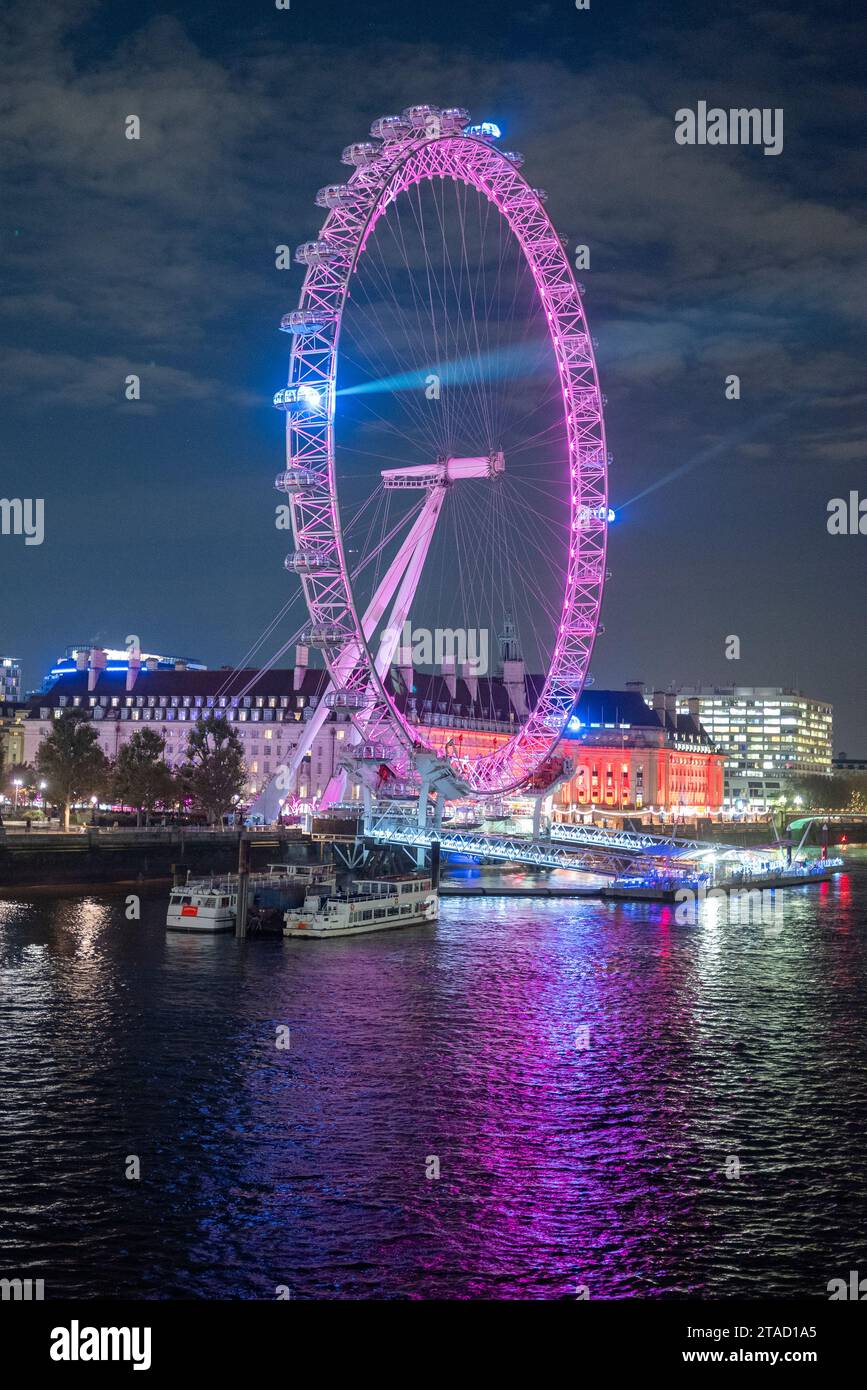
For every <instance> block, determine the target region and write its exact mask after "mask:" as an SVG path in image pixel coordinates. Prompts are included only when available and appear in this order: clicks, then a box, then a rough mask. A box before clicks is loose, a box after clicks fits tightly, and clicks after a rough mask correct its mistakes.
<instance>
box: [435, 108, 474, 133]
mask: <svg viewBox="0 0 867 1390" xmlns="http://www.w3.org/2000/svg"><path fill="white" fill-rule="evenodd" d="M469 122H470V113H469V111H466V110H465V109H464V107H463V106H446V107H444V108H443V110H442V111H441V112H440V128H441V129H442V130H443V131H446V132H454V133H455V134H456V133H457V132H458V131H461V130H463V128H464V126H466V125H469Z"/></svg>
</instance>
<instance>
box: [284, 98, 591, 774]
mask: <svg viewBox="0 0 867 1390" xmlns="http://www.w3.org/2000/svg"><path fill="white" fill-rule="evenodd" d="M415 113H424V116H423V117H421V116H420V117H418V118H416V116H415ZM449 118H450V113H448V112H442V113H441V112H438V111H437V110H436V108H430V107H427V108H410V112H408V113H405V114H404V117H403V118H386V119H387V121H389V122H391V124H390V125H386V120H384V121H382V122H378V123H375V127H374V128H375V129H377V131H378V133H379V134H380V136H381V138H380V139H378V140H377V141H375V142H372V141H370V142H363V143H360V144H359V145H356V146H350V147H348V149H347V151H345V152H344V158H345V159H346V160H347V162H349V160H348V159H347V156H349V157H351V159H352V162H353V163H355V166H356V167H355V170H354V172H353V174H352V176H351V177H350V178H349V179H348V180H347V182H346V183H345V184H336V185H329V186H327V187H326V188H325V189H323V190H321V192H320V194H319V195H318V197H317V202H319V203H320V205H322V206H327V207H328V208H329V211H328V215H327V217H326V218H325V221H324V223H323V225H322V228H321V230H320V232H319V233H318V235H317V236H316V238H315V239H314V240H312V241H311V242H309V243H306V244H305V246H304V247H301V248H299V257H300V258H301V259H302V260H304V261H305V262H306V264H307V267H308V269H307V274H306V276H305V280H304V285H303V289H302V292H301V297H300V300H299V305H298V309H297V310H296V311H294V313H292V314H290V315H287V318H286V320H284V327H287V328H288V329H289V331H291V332H292V333H293V345H292V352H291V358H290V367H289V380H288V387H287V390H286V392H285V393H278V396H282V397H284V398H285V399H284V400H282V401H277V400H275V403H277V404H281V405H283V408H285V409H286V411H287V415H286V440H287V450H286V456H287V465H286V472H285V474H283V475H281V478H280V479H278V486H283V487H285V490H286V491H287V493H288V494H289V497H290V501H291V504H292V521H293V540H294V545H295V550H294V552H293V556H292V557H290V558H289V559H288V560H287V566H288V567H290V568H292V569H293V570H294V572H295V573H297V574H298V575H299V577H300V580H301V584H302V587H303V591H304V597H305V601H306V604H307V609H308V614H309V628H308V632H307V636H308V639H309V640H310V641H311V642H312V643H314V644H315V645H316V646H318V647H319V649H320V650H321V651H322V653H323V657H324V660H325V664H326V666H327V668H328V671H329V674H330V675H331V678H332V682H333V693H332V696H331V699H332V701H333V702H334V703H337V704H339V705H340V706H341V707H342V708H344V709H345V710H347V711H348V714H349V716H350V718H351V721H352V724H353V726H354V735H353V737H354V744H353V756H354V757H355V758H356V760H358V759H363V758H367V760H368V762H373V763H378V764H385V765H387V767H388V768H389V770H390V771H391V773H392V774H393V776H395V777H396V778H397V779H402V780H405V781H406V782H412V781H413V780H414V779H415V778H416V770H417V767H418V764H419V761H420V760H421V761H422V762H424V761H425V756H426V755H431V756H436V757H438V758H439V762H440V764H441V765H442V764H447V765H448V768H449V769H450V771H451V773H452V774H453V777H454V782H455V785H456V787H458V788H460V789H461V790H463V791H466V792H467V793H470V794H476V795H479V796H488V795H491V794H495V795H498V794H502V793H507V792H511V791H515V790H519V789H521V788H526V787H527V786H528V785H533V784H534V783H535V784H538V785H541V784H542V783H544V780H545V777H546V775H549V774H550V767H551V759H552V757H553V755H554V754H555V751H556V748H557V744H558V742H559V740H560V738H561V735H562V732H563V729H564V727H565V723H566V721H567V720H568V719H569V717H570V715H571V714H572V713H573V711H574V707H575V703H576V701H577V699H578V697H579V696H580V694H581V691H582V689H583V687H584V684H585V681H586V679H587V672H588V667H589V663H590V658H591V654H592V651H593V646H594V642H595V639H596V635H597V632H598V630H599V614H600V608H601V602H602V595H603V588H604V583H605V574H606V571H605V556H606V542H607V522H608V497H607V454H606V444H605V428H604V420H603V401H602V397H601V395H600V390H599V382H598V377H597V371H596V363H595V356H594V351H593V342H592V339H591V337H590V333H589V330H588V326H587V322H586V318H585V315H584V310H583V306H582V302H581V294H580V291H579V287H578V285H577V284H576V282H575V278H574V274H573V270H572V266H571V264H570V261H569V259H568V257H567V255H566V252H565V250H564V246H563V243H562V241H561V239H560V237H559V236H558V234H557V232H556V231H555V230H554V228H553V226H552V224H551V221H550V219H549V217H548V214H547V212H546V211H545V208H544V205H543V201H542V197H541V196H540V193H539V190H536V189H533V188H531V187H530V185H529V184H528V183H527V182H526V180H525V179H524V178H523V177H522V175H521V174H520V173H519V172H518V168H517V162H518V158H519V157H517V156H507V155H506V154H504V153H502V152H501V151H499V150H498V149H496V148H494V146H493V145H492V143H491V141H490V138H488V137H486V136H481V135H479V134H476V133H472V131H473V128H467V127H465V126H461V127H460V128H455V125H454V122H452V123H451V124H450V119H449ZM422 119H423V120H424V121H426V124H427V129H426V130H425V129H424V128H420V125H421V120H422ZM448 184H452V185H455V187H456V189H457V190H458V191H456V192H455V197H456V198H457V200H458V205H459V206H460V198H461V196H462V194H461V192H460V190H473V192H474V194H475V195H478V197H477V201H478V203H479V204H481V205H482V206H483V207H485V206H487V207H488V210H489V212H490V213H491V215H493V216H494V217H496V219H497V224H498V228H499V231H498V233H497V234H498V236H499V237H500V243H501V244H502V241H503V238H504V237H507V238H508V241H509V244H510V245H511V244H512V243H514V245H515V246H516V247H517V248H518V252H519V259H520V260H521V263H522V265H523V267H524V268H525V272H526V274H527V275H528V277H529V282H530V283H531V287H532V291H533V294H534V296H535V302H536V308H537V311H538V315H539V319H540V322H541V323H542V324H543V325H544V331H545V335H546V343H545V351H546V352H547V353H548V354H549V355H550V363H551V378H552V384H551V386H550V389H549V391H548V394H549V396H550V395H551V394H552V393H553V394H554V395H556V401H557V424H556V428H557V430H558V431H559V433H558V436H557V441H558V442H557V460H558V469H559V470H560V471H558V473H557V479H556V481H557V488H558V489H559V491H557V493H556V506H557V515H556V517H555V518H554V521H553V522H551V527H553V525H554V523H556V528H557V530H556V534H557V546H556V547H555V546H553V545H552V546H551V552H552V559H551V567H552V573H553V572H554V571H555V570H556V575H557V582H558V587H559V597H558V600H557V602H556V605H555V609H554V611H553V617H551V613H550V611H549V620H550V621H552V623H553V627H552V636H551V642H550V651H549V652H548V653H546V661H545V666H546V672H545V675H544V679H543V681H542V683H541V686H540V687H537V688H535V689H534V691H533V700H532V704H531V706H530V707H529V708H528V709H527V711H526V714H525V717H524V718H523V721H522V722H520V723H519V724H517V726H516V727H515V729H514V732H510V733H509V734H508V736H507V737H506V738H505V741H504V742H503V743H502V746H500V747H498V748H496V749H493V750H491V751H487V752H478V751H476V752H467V751H466V750H465V748H464V746H463V745H464V743H465V742H466V740H465V739H463V737H460V738H459V737H455V738H453V739H451V740H450V741H449V742H448V743H447V744H446V745H445V747H444V746H443V743H442V741H441V739H440V741H436V740H434V738H433V737H432V736H431V735H429V734H428V731H427V729H426V728H425V726H424V724H423V723H422V724H421V725H420V724H419V723H418V722H416V718H415V717H414V718H413V719H410V718H409V717H408V709H407V701H406V699H405V698H401V696H400V692H397V691H395V689H394V688H393V686H392V683H390V681H389V675H388V671H387V670H377V666H376V659H377V655H378V650H379V652H381V648H379V649H378V645H377V644H378V639H379V636H380V629H381V625H382V621H383V618H382V616H380V617H379V618H378V619H377V621H376V624H375V630H370V616H371V615H370V606H369V605H368V607H367V608H365V604H364V601H363V599H362V596H361V593H360V588H359V584H360V581H359V580H358V578H357V571H358V570H359V568H363V567H364V564H365V563H366V561H367V559H369V556H367V557H364V558H363V559H362V561H359V560H358V558H357V554H356V553H355V552H354V551H353V546H352V544H351V543H350V542H351V526H350V524H349V522H348V521H347V516H348V511H347V508H346V506H345V505H344V503H343V499H342V498H341V487H342V486H345V484H344V482H343V477H342V475H341V470H340V468H339V466H338V459H339V458H340V457H341V446H340V442H339V440H338V439H337V433H338V432H339V427H340V421H341V417H342V415H343V414H345V413H346V412H347V411H348V410H350V408H351V405H352V402H353V399H358V397H355V398H353V388H349V389H346V388H343V390H342V391H341V388H340V385H339V382H338V370H339V367H340V356H341V341H342V337H346V339H347V343H349V342H350V341H352V342H357V341H359V340H360V341H370V336H369V335H368V337H367V338H365V336H364V334H363V333H362V334H356V338H355V339H350V337H349V336H347V335H350V334H351V332H352V329H351V320H352V315H353V314H355V313H356V304H357V303H358V302H360V300H361V297H362V296H361V295H360V293H359V289H360V286H361V284H362V283H363V277H364V273H365V271H366V262H365V258H366V257H368V258H370V257H371V253H372V249H373V246H374V241H375V238H376V237H377V234H378V232H379V230H380V224H381V223H382V224H383V226H386V225H387V222H386V219H387V218H388V216H389V215H391V214H392V213H394V214H395V215H396V214H397V212H398V210H399V209H400V208H401V207H402V206H403V205H404V204H405V205H406V206H408V207H409V208H410V210H411V211H413V209H414V206H415V204H414V202H413V200H415V201H416V203H417V205H418V208H419V212H421V209H422V189H423V188H424V190H425V193H424V196H425V197H432V198H433V199H434V200H436V199H437V198H438V197H439V198H442V199H444V198H445V192H444V191H443V190H444V189H445V186H446V185H448ZM428 185H434V189H433V191H432V192H430V191H429V190H428ZM437 190H439V191H437ZM466 196H467V197H468V196H469V194H466ZM435 206H437V207H438V206H439V204H436V202H435ZM442 206H443V208H445V203H444V202H443V203H442ZM464 206H466V204H464ZM415 220H416V222H418V217H416V218H415ZM466 225H469V215H468V216H467V218H466ZM480 225H481V222H480ZM485 227H487V222H485ZM504 229H505V230H504ZM465 230H466V228H465V227H462V228H461V236H462V237H463V236H464V232H465ZM444 233H445V228H444ZM383 235H384V233H383ZM480 245H481V246H482V248H483V252H482V259H484V260H485V263H486V264H487V263H488V261H490V260H492V259H494V258H493V257H490V256H488V255H487V252H485V251H484V245H483V242H480ZM463 249H464V254H465V258H466V243H464V248H463ZM426 254H428V252H427V249H426ZM382 259H383V264H385V259H386V258H385V253H384V252H383V253H382ZM501 261H502V253H501ZM480 263H481V262H480ZM371 264H372V262H371ZM431 264H435V259H434V257H433V255H432V253H431V254H430V259H429V261H428V266H427V270H428V278H430V267H431ZM407 268H408V269H413V270H414V269H415V267H414V266H412V265H411V261H410V257H409V255H407ZM479 275H481V271H480V272H479ZM452 278H453V279H454V275H453V276H452ZM466 278H467V283H468V284H469V283H470V281H471V280H472V267H471V266H469V264H468V274H467V277H466ZM423 281H424V275H423V274H422V272H421V271H420V272H419V274H418V275H417V276H416V279H415V286H416V287H417V286H418V285H419V284H423ZM411 289H412V294H413V295H415V294H416V289H415V288H412V282H411ZM515 294H516V295H517V291H515ZM353 296H354V299H353ZM368 298H369V302H370V303H373V299H372V296H370V295H369V296H368ZM420 299H421V291H419V300H420ZM383 303H384V304H387V297H384V298H383V299H382V300H381V302H380V304H379V305H377V309H378V311H380V317H386V318H387V314H386V313H385V311H384V310H381V305H382V304H383ZM435 307H436V306H435V304H434V299H433V296H431V322H432V323H434V325H436V322H437V320H436V314H435V312H434V310H435ZM475 307H476V308H477V307H478V306H475ZM416 312H417V313H418V304H417V305H416ZM347 315H348V316H349V323H348V324H347V325H346V327H345V326H344V325H345V320H346V319H347ZM404 317H405V318H407V317H408V310H404ZM492 317H493V316H492ZM287 320H289V321H291V322H288V323H287ZM484 327H485V329H486V331H488V332H490V331H491V324H490V323H489V322H486V323H485V325H484ZM407 336H408V337H409V335H407ZM477 336H478V335H477ZM383 341H385V337H384V338H383ZM470 346H472V344H470ZM476 346H477V347H478V343H477V344H476ZM440 347H441V345H440ZM507 357H508V353H507V352H500V353H499V358H502V359H505V358H507ZM437 360H438V359H437ZM467 360H468V363H469V365H468V366H467V367H466V368H465V369H464V370H465V373H466V374H472V376H473V382H472V385H473V388H474V389H475V387H476V386H477V385H478V386H479V387H480V388H482V390H481V392H480V395H479V399H480V400H481V401H482V407H483V408H484V386H485V383H484V381H483V380H482V378H483V376H484V375H485V374H486V369H485V368H484V364H486V363H489V362H494V363H497V361H498V352H497V350H494V351H493V352H489V353H487V354H486V353H484V352H482V351H478V352H476V351H475V349H474V351H473V353H472V354H468V357H467ZM480 364H482V365H480ZM395 382H396V383H397V385H396V386H395V385H393V383H395ZM390 383H391V384H392V385H391V386H390V385H389V384H390ZM386 388H388V389H390V390H391V391H392V395H391V397H390V400H391V401H393V400H395V399H397V393H399V392H400V391H401V390H402V388H401V385H400V378H399V377H398V376H392V375H390V374H389V373H388V372H387V371H386V373H385V377H384V385H383V387H382V388H381V389H383V390H385V389H386ZM354 389H355V390H357V391H359V394H360V392H361V391H363V390H367V389H376V386H375V384H374V386H373V387H370V388H368V387H367V386H362V387H361V388H358V387H356V388H354ZM468 393H469V387H467V394H468ZM404 394H406V393H404ZM457 394H458V393H457V392H455V395H454V396H453V399H455V398H456V397H457ZM407 399H409V398H407ZM412 406H413V411H414V412H415V413H416V414H417V413H418V410H417V404H416V402H415V401H413V402H412ZM553 428H554V427H553V426H552V427H551V430H549V431H548V434H549V438H552V437H553V435H552V433H551V431H552V430H553ZM561 436H562V437H561ZM487 443H490V440H488V441H487ZM465 447H467V446H465ZM469 447H470V448H472V445H471V444H470V445H469ZM540 447H541V446H540ZM545 447H548V446H547V445H546V446H545ZM359 452H361V451H359ZM478 452H479V454H480V455H482V454H484V452H485V450H484V449H480V450H479V451H478ZM373 453H374V454H376V456H377V463H379V462H380V461H383V460H384V458H385V456H384V455H380V454H379V453H377V451H376V450H373ZM504 454H505V472H506V474H508V485H509V486H511V485H512V471H511V469H510V455H509V451H508V450H504ZM515 454H516V456H517V454H518V450H516V451H515ZM411 457H412V458H414V460H415V463H416V465H419V466H420V465H424V464H427V463H429V462H432V460H431V459H430V457H429V456H426V455H424V453H423V452H420V453H419V454H418V455H411ZM461 457H463V455H462V456H461ZM405 461H407V462H409V460H405V459H404V458H398V459H397V464H398V467H400V465H402V464H403V463H404V462H405ZM458 461H460V459H459V460H458ZM384 468H385V470H386V471H390V472H392V473H394V472H395V470H394V469H390V465H389V463H388V461H385V462H384ZM344 472H345V470H344ZM561 474H562V476H561ZM448 481H449V484H451V479H450V478H449V480H448ZM518 482H520V478H519V479H518ZM383 485H384V486H386V487H387V488H392V487H393V486H394V485H395V483H394V479H393V478H388V479H386V480H385V483H384V484H383ZM471 486H476V484H475V483H472V484H471ZM452 491H453V492H454V493H458V492H460V491H461V485H460V484H458V486H457V487H456V488H454V489H452ZM480 495H481V493H480ZM490 495H491V496H493V493H491V494H490ZM552 495H553V494H552ZM492 505H493V504H492ZM530 510H531V509H530V508H528V511H527V515H529V512H530ZM543 519H544V520H546V523H548V522H550V518H543ZM552 533H553V532H552ZM517 534H518V533H517V532H512V535H513V536H515V535H517ZM561 537H562V545H561V544H560V540H561ZM395 544H397V541H395ZM518 548H519V546H518V544H517V543H516V544H514V545H513V546H512V550H513V551H515V552H516V551H517V550H518ZM502 549H503V550H504V553H505V554H506V557H507V558H508V551H509V545H508V543H507V544H506V545H505V546H504V547H502ZM554 552H556V553H554ZM370 554H371V555H372V554H373V552H372V551H371V552H370ZM374 558H377V566H378V557H374ZM382 563H383V566H384V563H385V561H384V560H383V562H382ZM367 567H368V570H369V569H371V568H373V567H372V566H371V565H370V564H368V566H367ZM502 568H503V562H502V559H501V564H500V569H501V570H502ZM546 579H547V576H546ZM502 582H503V583H505V581H502ZM512 584H513V588H514V579H513V581H512ZM368 598H369V595H368ZM413 713H414V715H417V713H418V712H417V711H415V712H413ZM549 780H550V777H549Z"/></svg>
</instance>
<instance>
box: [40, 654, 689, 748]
mask: <svg viewBox="0 0 867 1390" xmlns="http://www.w3.org/2000/svg"><path fill="white" fill-rule="evenodd" d="M91 674H95V676H96V679H95V682H94V685H93V688H92V689H89V688H88V676H89V673H88V672H87V671H86V670H70V671H68V672H64V673H63V674H62V675H60V676H58V678H57V679H56V680H55V681H54V682H53V684H52V685H51V686H50V687H49V689H48V690H46V691H44V692H42V693H40V694H37V695H34V696H32V697H31V698H30V700H29V701H28V702H27V704H28V708H29V710H30V712H31V715H32V716H33V717H35V718H38V717H39V710H40V709H43V708H48V709H52V708H58V707H59V706H61V705H66V704H69V703H71V702H72V701H73V700H75V699H78V700H79V702H80V704H81V705H83V706H85V707H87V705H88V702H89V701H90V700H91V699H95V700H97V701H99V702H100V703H102V702H103V701H105V703H106V704H107V705H108V707H109V708H108V709H107V710H106V715H107V716H108V717H111V713H112V703H111V702H112V701H113V700H117V702H118V705H119V706H121V705H125V704H126V700H127V699H128V698H129V699H131V700H134V702H135V704H136V705H138V704H139V702H141V703H142V704H144V703H150V701H151V700H153V701H157V702H158V701H161V700H166V701H168V700H170V699H172V698H174V699H177V700H184V699H187V700H195V699H197V698H198V699H199V700H202V701H207V700H210V701H212V702H213V701H215V700H220V699H225V700H226V701H227V703H229V702H232V701H235V702H238V701H240V700H241V699H243V698H245V697H246V698H248V699H249V700H250V701H251V704H252V703H254V702H255V701H256V700H257V699H263V700H266V699H273V698H276V699H280V698H281V697H298V696H301V697H303V698H304V700H305V701H307V700H310V699H315V698H317V697H319V696H321V695H322V694H323V693H324V691H325V689H326V685H327V675H326V672H325V671H324V670H322V669H318V668H313V667H299V668H292V667H274V668H273V669H271V670H269V671H260V670H257V669H255V668H247V669H243V670H235V669H233V668H229V667H224V668H222V669H220V670H204V671H191V670H187V671H166V670H157V671H148V670H147V669H145V668H142V670H141V671H140V672H139V674H138V676H137V678H136V680H135V684H134V686H133V688H132V690H130V691H128V690H127V688H126V672H125V671H122V670H111V669H108V670H105V669H103V670H100V671H98V672H96V673H91ZM389 681H390V689H391V691H392V693H393V695H394V698H395V704H396V705H397V706H398V708H399V709H401V710H402V711H403V712H404V713H405V714H406V715H407V717H408V718H410V719H411V720H412V719H417V720H419V721H421V722H424V723H436V720H437V717H439V716H449V717H452V718H460V719H470V720H473V721H479V722H483V723H485V722H490V723H494V724H498V725H515V724H516V723H519V722H520V716H519V715H518V714H517V712H516V711H515V708H514V706H513V705H512V701H511V699H510V696H509V691H508V689H507V687H506V685H505V684H504V682H503V679H502V677H499V676H480V677H478V678H476V679H474V680H473V681H472V682H468V681H467V680H465V679H463V678H462V677H461V676H443V675H431V674H428V673H425V672H422V671H414V672H413V673H412V690H411V691H410V690H408V689H407V687H406V685H405V683H404V680H403V677H402V676H401V674H400V672H399V671H398V670H397V669H396V668H393V669H392V672H391V675H390V677H389ZM543 683H544V680H543V677H542V676H538V675H527V676H526V677H525V686H526V691H527V699H528V702H529V704H530V705H531V706H532V705H533V703H534V702H535V700H536V697H537V695H538V693H539V691H540V690H541V688H542V685H543ZM452 688H453V689H454V694H452ZM115 708H116V707H115ZM576 717H577V720H578V721H579V722H578V723H577V724H576V725H574V727H573V728H572V729H571V730H570V731H569V734H568V735H567V736H568V737H572V738H575V739H581V738H586V737H588V736H589V735H591V734H595V733H596V732H597V731H600V732H601V731H604V730H605V729H609V728H610V729H611V730H612V731H616V730H620V731H624V730H629V729H635V730H640V731H644V732H656V733H658V732H660V731H663V732H664V733H665V734H666V735H667V736H668V737H678V738H681V739H685V740H688V741H690V742H693V741H694V742H697V743H699V744H700V745H701V746H702V747H705V748H708V749H709V748H711V747H712V746H713V745H712V743H711V740H710V738H709V737H708V735H707V734H706V733H705V731H704V729H703V728H702V726H701V724H700V723H699V721H698V719H697V718H695V717H694V716H693V715H690V714H675V713H673V712H670V711H665V710H662V709H658V710H656V709H653V708H651V706H650V705H648V704H647V702H646V701H645V700H644V698H643V697H642V696H641V695H640V694H639V693H638V692H637V691H632V690H595V689H594V690H589V691H585V692H584V694H583V695H582V696H581V699H580V701H579V703H578V708H577V711H576Z"/></svg>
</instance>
